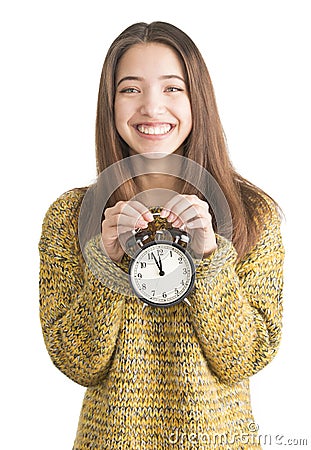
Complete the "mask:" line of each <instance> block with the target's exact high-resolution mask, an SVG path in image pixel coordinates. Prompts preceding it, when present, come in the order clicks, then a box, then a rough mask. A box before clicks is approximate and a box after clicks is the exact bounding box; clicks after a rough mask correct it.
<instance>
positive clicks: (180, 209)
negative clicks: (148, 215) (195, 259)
mask: <svg viewBox="0 0 311 450" xmlns="http://www.w3.org/2000/svg"><path fill="white" fill-rule="evenodd" d="M161 217H166V218H167V221H168V222H171V223H172V226H173V227H176V228H184V227H185V228H186V231H187V232H189V234H191V236H192V242H191V248H192V250H193V251H194V253H195V254H196V255H198V256H200V257H202V256H203V257H206V256H208V255H209V254H210V253H212V252H213V251H214V250H216V248H217V243H216V236H215V233H214V230H213V226H212V216H211V214H210V212H209V205H208V203H207V202H205V201H203V200H200V199H199V197H197V196H196V195H182V194H177V195H176V196H174V197H173V198H171V199H170V200H169V201H168V202H167V203H166V204H165V206H164V208H163V210H162V211H161Z"/></svg>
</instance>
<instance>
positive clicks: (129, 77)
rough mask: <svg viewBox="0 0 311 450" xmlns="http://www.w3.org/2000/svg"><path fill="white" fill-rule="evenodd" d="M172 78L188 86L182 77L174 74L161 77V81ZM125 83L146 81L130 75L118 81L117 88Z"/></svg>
mask: <svg viewBox="0 0 311 450" xmlns="http://www.w3.org/2000/svg"><path fill="white" fill-rule="evenodd" d="M171 78H177V79H178V80H181V81H183V82H184V83H185V84H186V82H185V80H184V79H183V78H182V77H180V76H179V75H173V74H172V75H162V76H160V77H159V80H170V79H171ZM123 81H144V78H143V77H135V76H130V75H129V76H126V77H123V78H121V80H120V81H118V84H117V87H118V86H119V84H121V83H122V82H123Z"/></svg>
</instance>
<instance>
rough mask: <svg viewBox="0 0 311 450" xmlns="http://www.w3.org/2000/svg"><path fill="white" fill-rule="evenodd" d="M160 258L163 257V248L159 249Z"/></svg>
mask: <svg viewBox="0 0 311 450" xmlns="http://www.w3.org/2000/svg"><path fill="white" fill-rule="evenodd" d="M157 251H158V256H163V248H158V249H157Z"/></svg>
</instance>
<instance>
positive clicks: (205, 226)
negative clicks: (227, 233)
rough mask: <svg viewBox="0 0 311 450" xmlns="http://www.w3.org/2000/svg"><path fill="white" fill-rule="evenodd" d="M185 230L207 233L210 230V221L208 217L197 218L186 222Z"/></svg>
mask: <svg viewBox="0 0 311 450" xmlns="http://www.w3.org/2000/svg"><path fill="white" fill-rule="evenodd" d="M186 228H190V229H191V230H195V229H201V230H203V231H205V230H206V231H208V230H209V229H210V228H211V220H210V218H208V217H199V218H197V219H194V220H192V221H190V222H187V223H186Z"/></svg>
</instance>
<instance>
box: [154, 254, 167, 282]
mask: <svg viewBox="0 0 311 450" xmlns="http://www.w3.org/2000/svg"><path fill="white" fill-rule="evenodd" d="M151 254H152V256H153V258H154V260H155V262H156V265H157V266H158V269H159V271H160V272H159V275H160V276H161V277H162V276H163V275H165V273H164V272H163V268H162V261H161V258H160V256H159V261H157V258H156V257H155V256H154V253H151Z"/></svg>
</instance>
